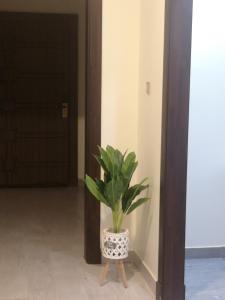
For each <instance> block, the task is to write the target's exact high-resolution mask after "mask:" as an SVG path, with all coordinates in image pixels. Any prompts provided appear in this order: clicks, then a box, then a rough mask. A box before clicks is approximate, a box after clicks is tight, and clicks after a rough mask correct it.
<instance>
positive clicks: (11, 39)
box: [0, 13, 77, 186]
mask: <svg viewBox="0 0 225 300" xmlns="http://www.w3.org/2000/svg"><path fill="white" fill-rule="evenodd" d="M0 74H1V75H0V132H1V144H0V147H1V148H0V161H1V162H0V185H1V186H54V185H70V184H75V182H76V176H75V173H76V153H77V152H76V148H77V147H75V144H76V143H75V141H76V140H77V133H76V118H75V115H76V109H75V106H76V104H77V103H74V101H75V100H76V96H77V18H76V16H72V15H49V14H19V13H18V14H17V13H15V14H14V13H11V14H4V13H3V14H0Z"/></svg>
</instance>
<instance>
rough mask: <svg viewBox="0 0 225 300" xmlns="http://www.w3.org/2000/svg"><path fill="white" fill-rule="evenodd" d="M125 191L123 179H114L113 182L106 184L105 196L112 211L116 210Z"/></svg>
mask: <svg viewBox="0 0 225 300" xmlns="http://www.w3.org/2000/svg"><path fill="white" fill-rule="evenodd" d="M123 190H124V184H123V180H121V178H112V180H111V181H110V182H108V183H107V184H106V186H105V193H104V196H105V198H106V199H108V200H109V202H110V206H111V207H112V209H114V208H115V205H116V203H117V202H118V201H120V200H121V196H122V193H123Z"/></svg>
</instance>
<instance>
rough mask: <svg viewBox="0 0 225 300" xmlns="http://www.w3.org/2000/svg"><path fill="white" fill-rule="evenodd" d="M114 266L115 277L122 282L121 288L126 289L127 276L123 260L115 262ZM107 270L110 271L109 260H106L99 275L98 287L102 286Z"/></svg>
mask: <svg viewBox="0 0 225 300" xmlns="http://www.w3.org/2000/svg"><path fill="white" fill-rule="evenodd" d="M115 265H116V271H117V275H118V277H119V279H120V280H122V283H123V286H124V287H125V288H127V287H128V284H127V276H126V272H125V268H124V263H123V260H121V259H120V260H119V259H118V260H115ZM109 270H110V260H109V259H107V261H106V263H105V265H104V267H103V270H102V273H101V275H100V285H103V284H104V282H105V280H106V278H107V275H108V273H109Z"/></svg>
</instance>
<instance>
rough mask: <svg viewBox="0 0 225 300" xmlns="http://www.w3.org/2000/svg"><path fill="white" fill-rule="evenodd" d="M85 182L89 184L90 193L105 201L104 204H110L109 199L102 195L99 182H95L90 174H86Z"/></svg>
mask: <svg viewBox="0 0 225 300" xmlns="http://www.w3.org/2000/svg"><path fill="white" fill-rule="evenodd" d="M85 183H86V186H87V188H88V190H89V191H90V193H91V194H92V195H93V196H94V197H95V198H96V199H97V200H98V201H100V202H103V203H104V204H106V205H108V203H107V200H106V199H105V197H104V196H103V195H102V193H101V192H100V190H99V188H98V186H97V184H96V183H95V181H94V180H93V179H92V178H91V177H90V176H88V175H86V177H85Z"/></svg>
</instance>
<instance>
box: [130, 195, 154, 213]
mask: <svg viewBox="0 0 225 300" xmlns="http://www.w3.org/2000/svg"><path fill="white" fill-rule="evenodd" d="M148 200H149V198H140V199H138V200H137V201H136V202H134V203H133V204H132V205H131V206H130V208H129V209H128V211H127V215H129V214H130V213H131V212H132V211H133V210H135V209H136V208H137V207H138V206H140V205H142V204H143V203H145V202H147V201H148Z"/></svg>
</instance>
